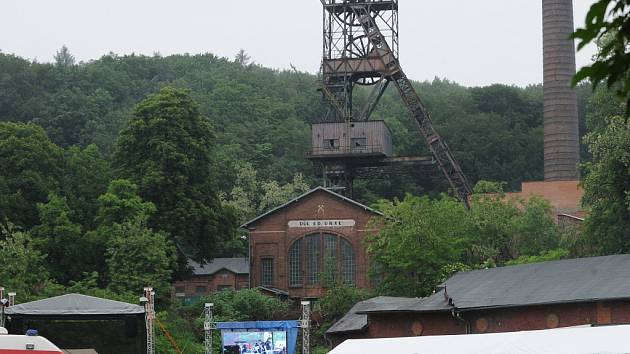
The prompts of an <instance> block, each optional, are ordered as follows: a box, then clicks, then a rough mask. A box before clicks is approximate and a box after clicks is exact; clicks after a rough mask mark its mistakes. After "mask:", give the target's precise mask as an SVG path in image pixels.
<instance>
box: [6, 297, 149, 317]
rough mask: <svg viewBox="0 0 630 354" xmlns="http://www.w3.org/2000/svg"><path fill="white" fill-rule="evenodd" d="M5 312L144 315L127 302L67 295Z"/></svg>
mask: <svg viewBox="0 0 630 354" xmlns="http://www.w3.org/2000/svg"><path fill="white" fill-rule="evenodd" d="M5 312H6V313H7V314H8V315H27V316H28V315H35V316H66V315H67V316H85V315H135V314H142V313H144V308H143V307H142V306H138V305H133V304H128V303H126V302H120V301H114V300H107V299H101V298H98V297H93V296H87V295H81V294H67V295H61V296H55V297H51V298H48V299H43V300H37V301H32V302H27V303H23V304H18V305H14V306H11V307H7V308H6V309H5Z"/></svg>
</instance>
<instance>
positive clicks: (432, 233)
mask: <svg viewBox="0 0 630 354" xmlns="http://www.w3.org/2000/svg"><path fill="white" fill-rule="evenodd" d="M379 209H380V210H382V211H384V213H385V218H384V219H383V220H382V222H383V223H384V225H383V227H382V228H381V230H380V231H379V233H378V234H376V235H373V236H371V237H370V238H369V239H368V243H367V247H368V252H369V254H370V257H371V260H372V262H373V268H372V273H373V275H374V277H375V279H376V280H377V283H378V285H377V287H378V290H379V291H380V292H381V293H385V294H391V295H398V296H414V297H418V296H420V297H422V296H427V295H428V294H431V292H432V291H433V287H434V286H435V285H437V283H438V276H439V274H440V271H441V270H442V268H444V267H445V266H448V265H449V264H452V263H456V262H459V261H460V260H461V259H462V257H463V255H464V252H465V250H466V241H467V238H468V232H469V231H470V229H471V226H470V223H469V218H467V217H466V213H467V212H466V210H465V209H464V205H463V203H461V202H459V201H457V200H455V199H452V198H448V197H443V198H442V199H439V200H430V199H429V198H427V197H413V196H410V195H408V196H407V197H406V198H405V199H404V200H402V201H399V202H395V203H390V202H383V203H381V204H380V205H379ZM453 220H457V222H453Z"/></svg>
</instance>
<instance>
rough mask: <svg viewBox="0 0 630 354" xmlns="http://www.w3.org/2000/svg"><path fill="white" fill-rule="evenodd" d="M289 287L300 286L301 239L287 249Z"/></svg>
mask: <svg viewBox="0 0 630 354" xmlns="http://www.w3.org/2000/svg"><path fill="white" fill-rule="evenodd" d="M289 286H291V287H299V286H302V239H298V240H297V241H295V242H293V245H291V248H290V249H289Z"/></svg>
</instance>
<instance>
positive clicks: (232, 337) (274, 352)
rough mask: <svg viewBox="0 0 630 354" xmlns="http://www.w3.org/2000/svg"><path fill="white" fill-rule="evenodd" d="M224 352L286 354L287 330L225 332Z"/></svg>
mask: <svg viewBox="0 0 630 354" xmlns="http://www.w3.org/2000/svg"><path fill="white" fill-rule="evenodd" d="M222 336H223V353H226V354H286V353H287V333H286V332H223V333H222Z"/></svg>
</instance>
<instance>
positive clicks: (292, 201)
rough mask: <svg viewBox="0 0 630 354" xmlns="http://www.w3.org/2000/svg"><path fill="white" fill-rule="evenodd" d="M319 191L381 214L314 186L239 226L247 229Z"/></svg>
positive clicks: (378, 212)
mask: <svg viewBox="0 0 630 354" xmlns="http://www.w3.org/2000/svg"><path fill="white" fill-rule="evenodd" d="M319 191H323V192H326V193H328V194H330V195H332V196H334V197H337V198H339V199H341V200H343V201H345V202H347V203H350V204H353V205H354V206H357V207H359V208H361V209H363V210H366V211H369V212H372V213H374V214H377V215H381V216H382V215H383V213H381V212H380V211H378V210H374V209H372V208H370V207H369V206H366V205H363V204H361V203H359V202H357V201H355V200H352V199H350V198H347V197H344V196H343V195H341V194H337V193H335V192H333V191H331V190H329V189H327V188H324V187H317V188H315V189H313V190H311V191H308V192H306V193H304V194H302V195H301V196H299V197H297V198H294V199H291V200H290V201H288V202H287V203H285V204H282V205H280V206H279V207H276V208H273V209H271V210H269V211H268V212H266V213H264V214H262V215H260V216H258V217H256V218H254V219H252V220H250V221H248V222H246V223H245V224H243V225H241V227H242V228H244V229H247V228H249V226H250V225H252V224H254V223H256V222H258V221H259V220H261V219H263V218H265V217H267V216H269V215H271V214H273V213H275V212H277V211H279V210H281V209H284V208H286V207H288V206H290V205H291V204H293V203H296V202H298V201H300V200H302V199H304V198H305V197H307V196H309V195H311V194H313V193H315V192H319Z"/></svg>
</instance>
